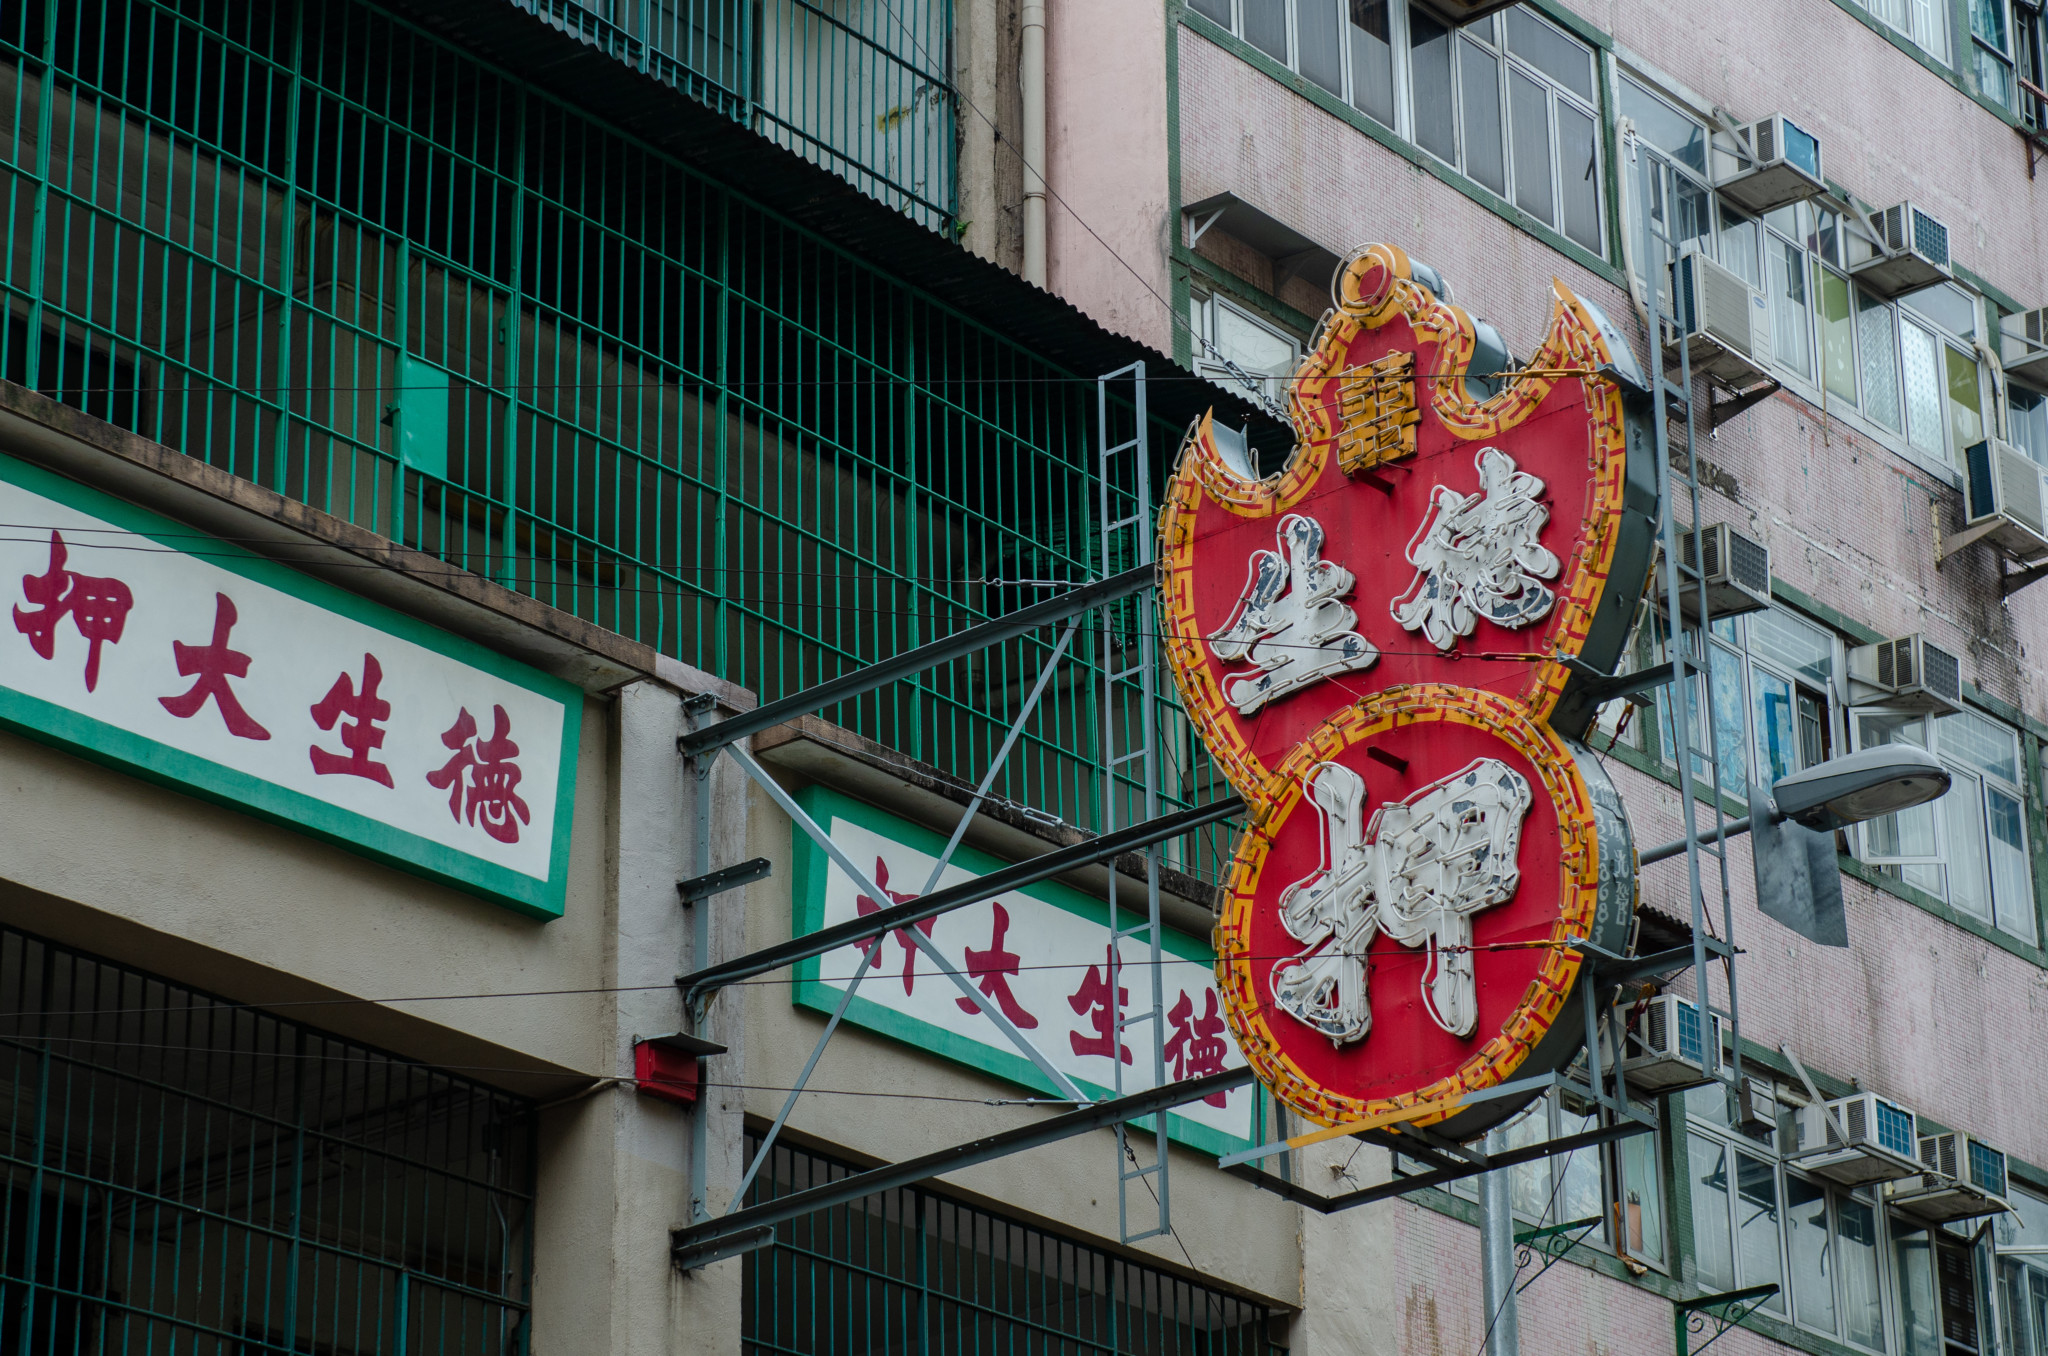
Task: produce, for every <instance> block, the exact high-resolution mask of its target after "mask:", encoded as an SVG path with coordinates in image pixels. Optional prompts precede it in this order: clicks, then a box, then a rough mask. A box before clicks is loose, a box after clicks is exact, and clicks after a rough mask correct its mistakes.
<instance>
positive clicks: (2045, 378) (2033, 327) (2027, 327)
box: [1998, 306, 2048, 386]
mask: <svg viewBox="0 0 2048 1356" xmlns="http://www.w3.org/2000/svg"><path fill="white" fill-rule="evenodd" d="M1998 328H1999V329H2000V330H2001V331H2002V332H2003V335H2004V340H2005V342H2004V343H2003V344H2002V345H2001V349H2002V352H2001V354H2000V356H2001V357H2002V358H2003V359H2004V360H2005V370H2006V372H2007V373H2009V374H2010V375H2012V376H2015V377H2018V378H2020V379H2021V380H2023V381H2032V382H2038V383H2040V384H2042V385H2044V386H2048V306H2043V307H2041V308H2039V309H2038V310H2032V311H2018V312H2015V313H2014V314H2012V315H2009V316H2007V317H2006V318H2005V319H2004V320H2003V321H2001V322H1999V326H1998Z"/></svg>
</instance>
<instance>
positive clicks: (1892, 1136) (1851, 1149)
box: [1785, 1092, 1921, 1186]
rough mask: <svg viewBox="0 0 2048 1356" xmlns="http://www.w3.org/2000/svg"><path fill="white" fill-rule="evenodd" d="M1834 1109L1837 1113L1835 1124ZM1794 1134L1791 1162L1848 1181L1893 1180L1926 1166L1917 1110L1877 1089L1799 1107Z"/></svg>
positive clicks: (1794, 1121)
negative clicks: (1917, 1124) (1829, 1115)
mask: <svg viewBox="0 0 2048 1356" xmlns="http://www.w3.org/2000/svg"><path fill="white" fill-rule="evenodd" d="M1828 1111H1832V1112H1833V1113H1834V1124H1830V1123H1829V1119H1828V1116H1827V1114H1826V1113H1827V1112H1828ZM1837 1125H1838V1126H1840V1132H1839V1133H1837V1131H1836V1128H1835V1127H1836V1126H1837ZM1793 1137H1794V1144H1793V1146H1792V1152H1790V1153H1789V1154H1787V1155H1786V1156H1785V1157H1786V1161H1787V1162H1789V1163H1791V1164H1792V1165H1793V1166H1795V1167H1797V1168H1799V1169H1800V1170H1802V1171H1804V1172H1810V1173H1813V1174H1815V1175H1816V1176H1820V1177H1826V1178H1828V1179H1830V1180H1832V1181H1836V1182H1840V1183H1842V1184H1844V1185H1845V1186H1860V1185H1862V1184H1863V1183H1865V1182H1890V1181H1895V1180H1897V1179H1898V1178H1901V1177H1905V1176H1909V1175H1911V1174H1913V1173H1917V1172H1919V1171H1920V1167H1921V1164H1920V1157H1919V1150H1920V1141H1919V1136H1918V1134H1917V1133H1916V1126H1915V1121H1914V1117H1913V1113H1912V1112H1910V1111H1908V1110H1906V1109H1905V1108H1904V1107H1902V1106H1900V1105H1899V1104H1898V1103H1897V1102H1893V1101H1889V1100H1887V1099H1885V1098H1883V1097H1880V1096H1878V1095H1877V1094H1876V1093H1874V1092H1859V1093H1856V1094H1855V1095H1854V1096H1850V1097H1837V1098H1836V1099H1835V1100H1834V1101H1832V1102H1824V1103H1816V1104H1814V1105H1812V1106H1803V1107H1801V1108H1799V1112H1798V1115H1797V1116H1796V1117H1795V1118H1794V1120H1793Z"/></svg>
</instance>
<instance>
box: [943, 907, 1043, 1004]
mask: <svg viewBox="0 0 2048 1356" xmlns="http://www.w3.org/2000/svg"><path fill="white" fill-rule="evenodd" d="M994 908H995V912H996V923H995V934H994V935H993V936H992V937H990V938H989V943H988V950H986V951H976V950H975V949H974V948H973V947H971V946H970V947H968V948H967V977H968V978H969V979H972V980H974V981H976V982H977V983H978V984H979V985H980V986H981V991H982V992H983V993H985V994H987V995H988V996H989V997H990V998H993V999H994V1000H995V1003H996V1007H998V1008H1000V1009H1001V1010H1002V1014H1003V1016H1005V1017H1007V1018H1009V1019H1010V1020H1011V1022H1013V1023H1015V1024H1016V1025H1017V1027H1018V1028H1020V1029H1021V1030H1025V1031H1029V1030H1030V1029H1031V1028H1032V1027H1035V1026H1037V1025H1038V1019H1037V1018H1036V1017H1033V1016H1032V1015H1031V1014H1030V1013H1028V1012H1026V1011H1025V1010H1024V1005H1023V1004H1021V1003H1019V1002H1018V1001H1017V996H1016V995H1015V994H1013V993H1011V992H1010V981H1011V980H1013V979H1015V978H1016V977H1017V966H1018V956H1017V953H1016V952H1014V951H1007V950H1005V949H1004V948H1003V934H1004V933H1006V932H1008V931H1009V930H1010V911H1009V910H1008V909H1005V908H1004V907H1003V906H1002V905H1000V904H997V905H995V906H994ZM953 1001H954V1002H956V1003H958V1004H959V1005H960V1010H961V1011H962V1012H979V1011H980V1008H978V1007H977V1006H976V1005H975V1003H974V1002H973V1000H971V999H967V998H956V999H954V1000H953Z"/></svg>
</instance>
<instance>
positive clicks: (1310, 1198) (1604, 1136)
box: [1224, 1120, 1657, 1215]
mask: <svg viewBox="0 0 2048 1356" xmlns="http://www.w3.org/2000/svg"><path fill="white" fill-rule="evenodd" d="M1656 1128H1657V1127H1656V1126H1654V1125H1652V1124H1650V1123H1649V1122H1648V1121H1636V1120H1627V1121H1618V1122H1616V1123H1615V1124H1613V1125H1603V1126H1600V1127H1599V1128H1597V1129H1594V1130H1586V1131H1582V1132H1581V1133H1579V1134H1576V1135H1563V1136H1560V1137H1559V1138H1557V1139H1551V1140H1545V1141H1544V1142H1543V1143H1541V1144H1528V1145H1524V1146H1523V1147H1521V1148H1519V1149H1509V1150H1506V1151H1505V1152H1502V1153H1497V1154H1488V1155H1486V1160H1487V1162H1488V1164H1489V1165H1491V1166H1492V1167H1496V1168H1511V1167H1513V1166H1515V1164H1517V1163H1532V1162H1534V1161H1535V1160H1537V1159H1539V1158H1550V1157H1552V1156H1554V1155H1557V1154H1567V1153H1570V1152H1572V1151H1573V1150H1574V1149H1584V1148H1586V1147H1588V1146H1590V1145H1594V1144H1605V1143H1607V1142H1608V1141H1609V1140H1614V1139H1626V1138H1627V1137H1628V1136H1630V1135H1643V1134H1648V1133H1649V1132H1650V1131H1652V1130H1654V1129H1656ZM1224 1171H1225V1172H1227V1173H1230V1174H1231V1175H1232V1176H1234V1177H1242V1178H1244V1180H1245V1181H1247V1182H1250V1183H1252V1184H1253V1185H1255V1186H1260V1187H1263V1188H1265V1189H1266V1190H1267V1191H1270V1192H1272V1193H1273V1194H1274V1195H1275V1196H1284V1197H1286V1198H1287V1199H1288V1200H1290V1201H1293V1202H1294V1203H1295V1204H1296V1205H1305V1206H1307V1207H1308V1208H1309V1209H1311V1210H1314V1211H1316V1212H1317V1213H1318V1214H1323V1215H1333V1214H1335V1213H1337V1212H1338V1211H1339V1210H1348V1209H1350V1208H1351V1207H1352V1206H1354V1205H1370V1204H1371V1203H1372V1202H1374V1201H1383V1200H1385V1199H1386V1198H1387V1197H1389V1196H1405V1195H1407V1194H1408V1193H1409V1192H1411V1191H1420V1190H1421V1189H1422V1188H1423V1187H1433V1186H1443V1185H1445V1184H1446V1183H1449V1182H1455V1181H1458V1180H1460V1179H1461V1178H1466V1177H1472V1176H1476V1175H1477V1174H1478V1173H1479V1172H1481V1171H1482V1169H1480V1168H1477V1167H1475V1166H1473V1165H1471V1164H1469V1163H1468V1164H1461V1165H1460V1166H1458V1167H1455V1168H1444V1169H1441V1170H1439V1171H1437V1172H1425V1173H1418V1174H1417V1175H1415V1176H1413V1177H1396V1178H1394V1179H1393V1180H1392V1181H1390V1182H1381V1183H1380V1184H1378V1185H1377V1186H1369V1187H1361V1188H1359V1189H1358V1190H1357V1191H1346V1192H1344V1193H1342V1194H1341V1195H1336V1196H1325V1195H1323V1194H1322V1193H1321V1192H1316V1191H1310V1190H1308V1189H1307V1188H1306V1187H1303V1186H1300V1185H1298V1184H1296V1183H1294V1182H1290V1181H1287V1180H1286V1179H1285V1178H1281V1177H1275V1176H1274V1175H1273V1174H1272V1173H1270V1172H1261V1171H1259V1170H1258V1169H1257V1168H1255V1167H1252V1166H1251V1165H1250V1164H1249V1163H1239V1164H1236V1165H1235V1166H1232V1167H1228V1168H1225V1169H1224Z"/></svg>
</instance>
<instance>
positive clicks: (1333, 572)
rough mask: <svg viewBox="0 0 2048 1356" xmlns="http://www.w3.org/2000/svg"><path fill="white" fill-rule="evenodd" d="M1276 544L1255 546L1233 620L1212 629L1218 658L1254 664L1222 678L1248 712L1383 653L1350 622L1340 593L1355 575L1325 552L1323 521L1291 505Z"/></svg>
mask: <svg viewBox="0 0 2048 1356" xmlns="http://www.w3.org/2000/svg"><path fill="white" fill-rule="evenodd" d="M1275 546H1276V547H1277V549H1275V550H1272V551H1254V552H1252V558H1251V565H1250V569H1249V571H1248V576H1249V577H1248V578H1247V579H1246V581H1245V586H1244V593H1243V594H1242V595H1241V596H1240V597H1239V598H1238V600H1237V608H1236V610H1235V611H1234V612H1232V613H1231V617H1230V623H1229V625H1227V626H1225V627H1224V628H1223V629H1222V630H1220V631H1217V632H1215V633H1214V634H1212V635H1211V636H1210V637H1209V648H1210V649H1211V650H1213V651H1215V653H1216V657H1217V658H1218V659H1221V660H1223V661H1224V662H1225V663H1236V662H1239V661H1243V660H1249V661H1250V662H1251V664H1252V667H1251V668H1250V669H1249V670H1240V671H1238V672H1236V673H1232V674H1228V675H1226V676H1225V677H1224V680H1223V692H1224V698H1225V700H1227V701H1228V702H1229V703H1230V704H1231V705H1232V706H1234V707H1236V708H1237V709H1238V711H1239V712H1240V713H1241V714H1243V715H1247V716H1249V715H1251V714H1253V713H1254V712H1256V711H1258V710H1259V708H1261V707H1263V706H1264V705H1265V704H1266V703H1268V702H1270V701H1274V700H1276V699H1278V698H1280V697H1285V696H1287V695H1288V694H1289V693H1293V692H1299V691H1300V690H1301V689H1303V688H1305V687H1307V686H1309V685H1310V684H1312V683H1316V682H1319V681H1321V680H1322V679H1324V678H1329V677H1333V676H1335V675H1336V674H1340V673H1356V672H1360V671H1362V670H1364V669H1368V668H1371V667H1372V665H1373V662H1374V661H1375V660H1377V659H1378V658H1379V657H1380V652H1379V650H1378V649H1376V648H1374V646H1373V643H1372V642H1371V641H1369V640H1367V639H1366V638H1365V637H1364V636H1362V635H1360V634H1359V633H1358V632H1357V631H1355V630H1353V629H1352V628H1353V627H1355V626H1356V625H1357V624H1358V614H1357V613H1356V612H1353V611H1352V610H1351V608H1350V607H1349V606H1347V605H1346V604H1345V603H1344V602H1343V601H1341V600H1342V599H1343V597H1344V595H1345V594H1347V593H1349V592H1351V587H1352V585H1353V584H1354V583H1355V582H1356V580H1355V579H1354V578H1353V577H1352V574H1351V571H1349V570H1347V569H1345V568H1344V567H1343V566H1341V565H1338V564H1335V563H1333V562H1331V561H1327V560H1324V559H1323V558H1322V556H1323V529H1322V525H1321V524H1320V523H1318V522H1316V520H1315V519H1313V518H1310V517H1308V516H1307V515H1305V514H1300V513H1290V514H1288V515H1287V516H1286V517H1284V518H1282V519H1281V520H1280V527H1279V531H1278V533H1277V540H1276V542H1275Z"/></svg>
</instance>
